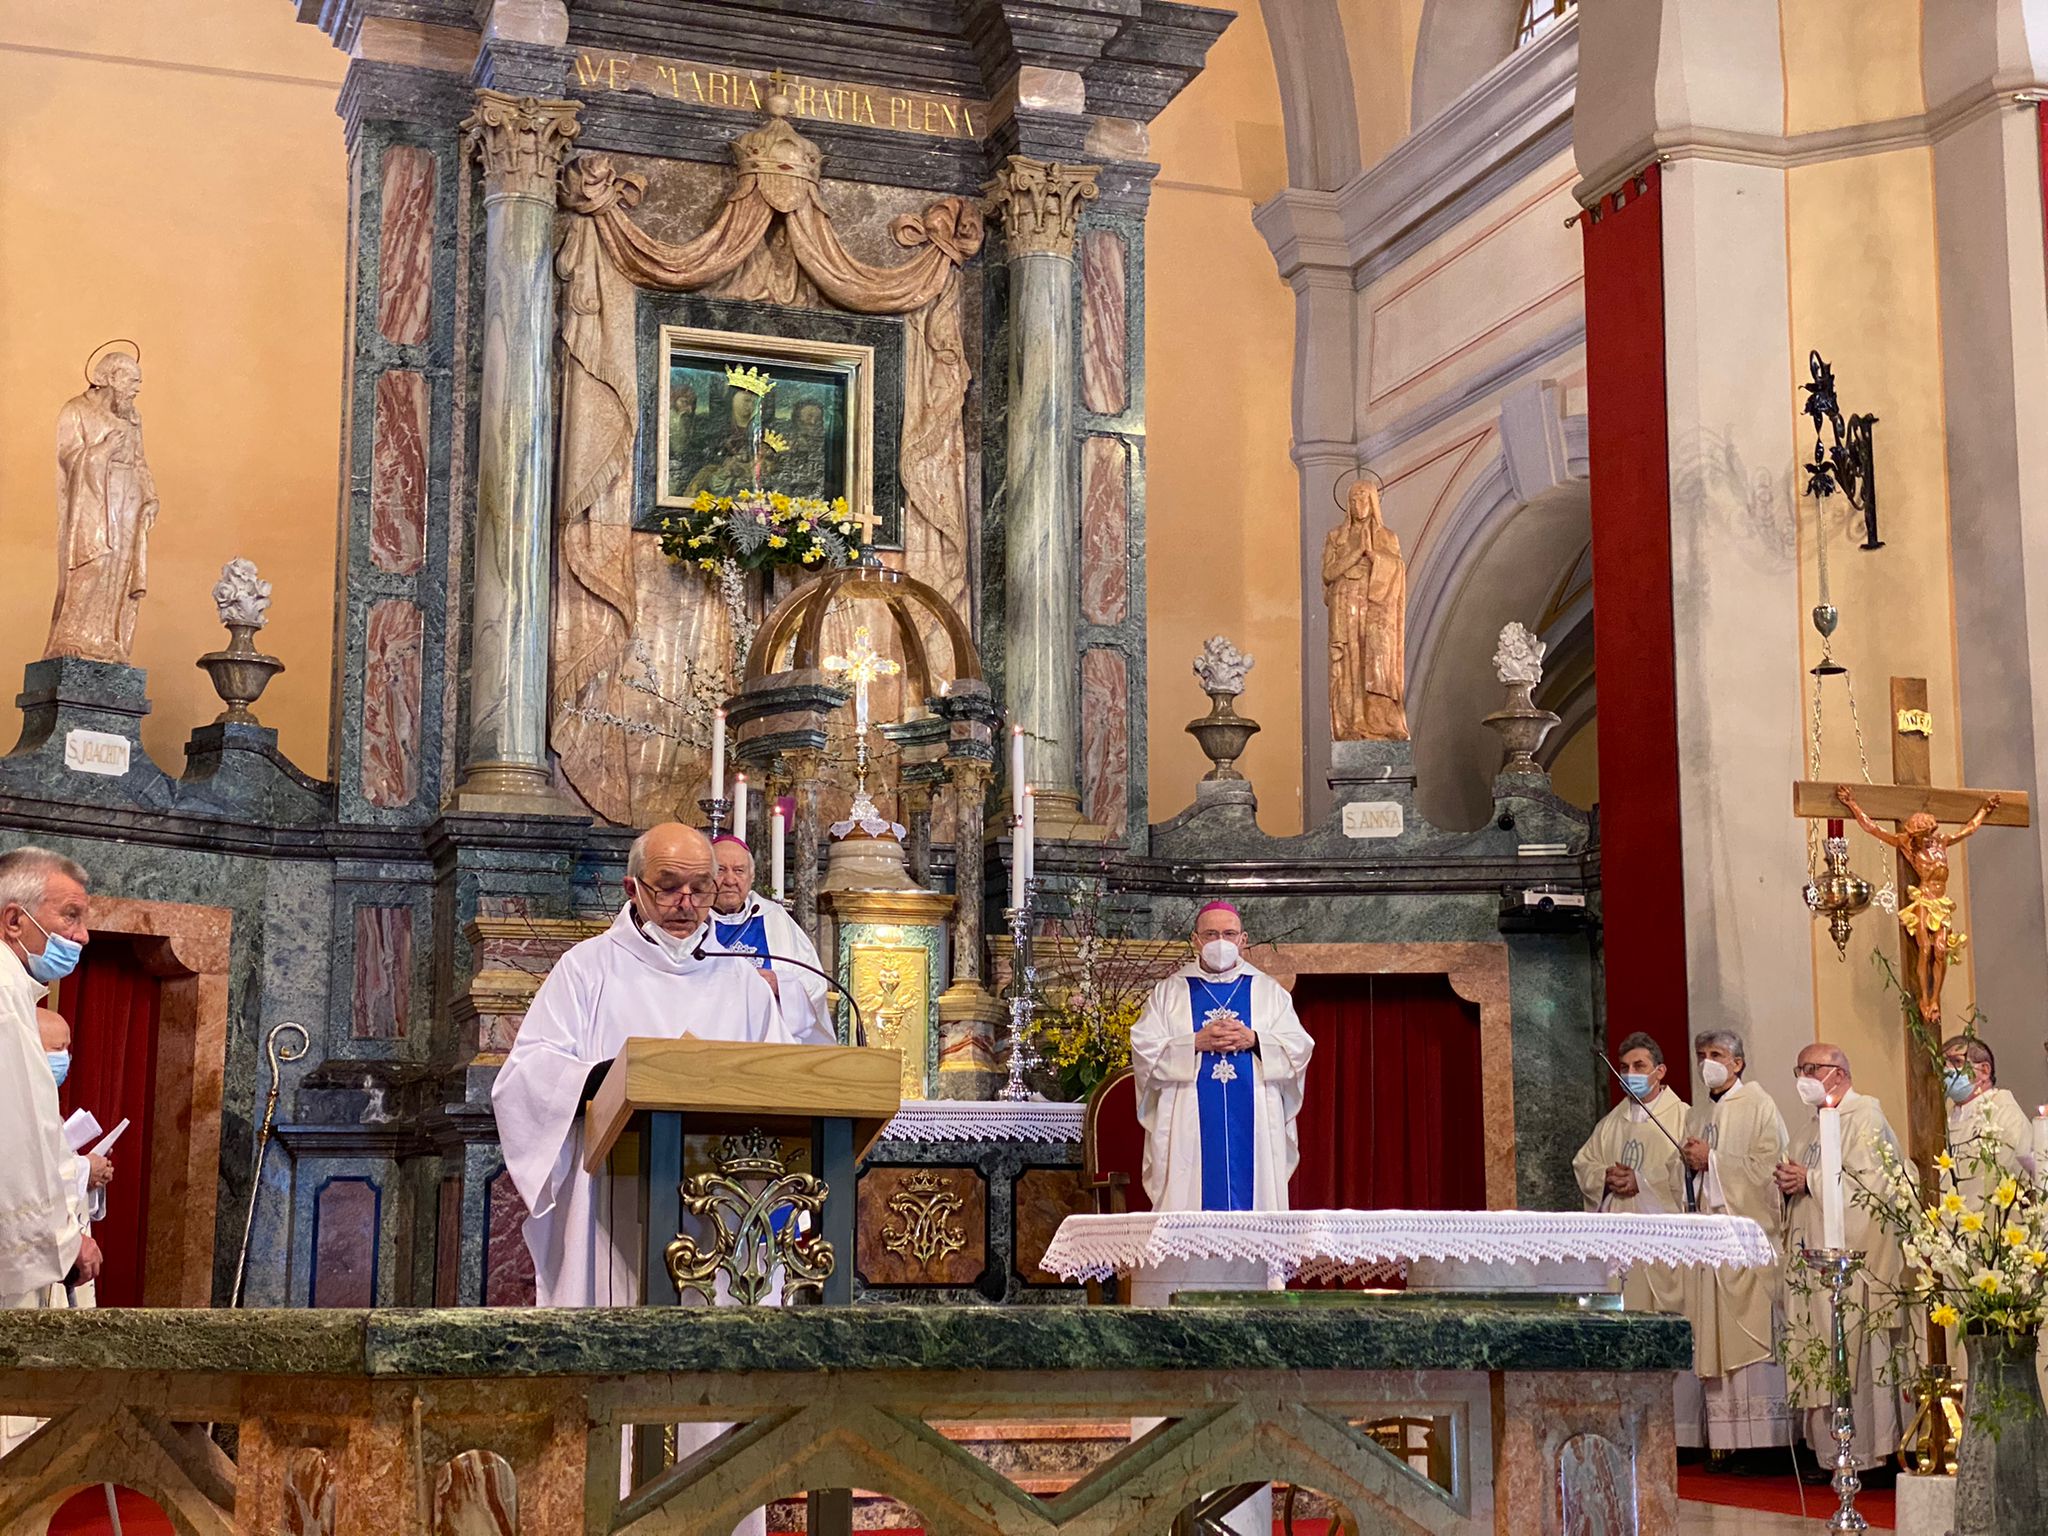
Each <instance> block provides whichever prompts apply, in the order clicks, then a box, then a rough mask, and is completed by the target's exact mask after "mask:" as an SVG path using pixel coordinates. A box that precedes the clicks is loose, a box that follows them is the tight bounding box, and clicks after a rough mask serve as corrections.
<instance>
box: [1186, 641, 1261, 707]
mask: <svg viewBox="0 0 2048 1536" xmlns="http://www.w3.org/2000/svg"><path fill="white" fill-rule="evenodd" d="M1251 669H1252V658H1251V657H1249V656H1247V655H1245V653H1244V652H1243V651H1240V650H1239V649H1238V648H1237V647H1236V646H1234V645H1232V644H1231V643H1230V642H1229V641H1228V640H1226V639H1224V638H1223V636H1221V635H1211V636H1210V637H1209V641H1208V643H1207V644H1206V645H1204V646H1203V647H1202V654H1201V655H1199V656H1197V657H1196V658H1195V676H1196V677H1198V678H1200V679H1201V683H1202V692H1204V693H1226V694H1231V695H1233V696H1234V695H1236V694H1240V693H1243V692H1244V677H1245V674H1246V673H1247V672H1249V671H1251Z"/></svg>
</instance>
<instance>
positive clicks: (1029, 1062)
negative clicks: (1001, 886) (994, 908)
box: [996, 877, 1042, 1103]
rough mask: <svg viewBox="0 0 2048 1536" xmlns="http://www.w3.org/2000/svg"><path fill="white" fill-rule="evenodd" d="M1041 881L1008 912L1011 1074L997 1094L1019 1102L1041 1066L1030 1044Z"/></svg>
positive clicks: (1029, 882)
mask: <svg viewBox="0 0 2048 1536" xmlns="http://www.w3.org/2000/svg"><path fill="white" fill-rule="evenodd" d="M1037 896H1038V880H1037V878H1036V877H1033V878H1031V879H1029V880H1026V881H1025V882H1024V905H1023V906H1021V907H1011V908H1009V909H1008V910H1007V912H1006V913H1005V916H1007V917H1008V919H1009V923H1010V953H1011V963H1010V1075H1009V1079H1008V1081H1006V1082H1005V1083H1004V1084H1003V1087H1002V1091H1001V1092H1000V1093H998V1094H997V1095H996V1097H998V1098H1000V1099H1007V1100H1009V1101H1010V1102H1012V1103H1016V1102H1017V1101H1019V1100H1022V1099H1028V1098H1030V1097H1031V1089H1030V1088H1029V1087H1028V1086H1026V1084H1025V1081H1024V1078H1025V1076H1026V1074H1027V1073H1030V1072H1034V1071H1036V1070H1037V1069H1038V1067H1039V1066H1040V1065H1041V1064H1042V1059H1041V1058H1040V1056H1039V1054H1038V1048H1037V1047H1036V1046H1035V1045H1033V1044H1032V1043H1031V1018H1032V1015H1033V1014H1034V1013H1035V1012H1036V1011H1037V1000H1036V993H1037V990H1038V967H1037V966H1035V965H1033V964H1032V961H1031V919H1032V916H1033V909H1034V908H1035V907H1036V906H1037V905H1038V902H1037Z"/></svg>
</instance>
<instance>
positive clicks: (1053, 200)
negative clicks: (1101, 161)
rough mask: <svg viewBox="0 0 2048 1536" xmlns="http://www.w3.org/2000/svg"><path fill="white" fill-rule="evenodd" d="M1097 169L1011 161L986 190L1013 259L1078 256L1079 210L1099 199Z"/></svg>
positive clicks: (1023, 158) (1020, 157)
mask: <svg viewBox="0 0 2048 1536" xmlns="http://www.w3.org/2000/svg"><path fill="white" fill-rule="evenodd" d="M1101 174H1102V167H1100V166H1097V165H1060V164H1057V163H1056V162H1054V161H1051V160H1033V159H1031V158H1030V157H1029V156H1027V155H1012V156H1010V158H1009V159H1008V160H1006V161H1004V162H1003V169H1002V172H1001V174H999V175H998V176H997V177H996V179H995V180H994V181H992V182H990V183H989V184H988V189H987V190H988V199H989V208H990V210H991V211H992V212H995V213H999V214H1001V215H1002V218H1003V230H1004V233H1005V235H1006V237H1007V238H1008V240H1009V242H1010V254H1011V255H1012V256H1030V255H1047V256H1068V257H1071V256H1072V255H1073V254H1074V226H1075V225H1076V224H1077V223H1079V222H1080V218H1081V205H1082V204H1083V203H1092V202H1094V201H1095V198H1096V196H1097V191H1096V186H1095V178H1096V177H1097V176H1099V175H1101Z"/></svg>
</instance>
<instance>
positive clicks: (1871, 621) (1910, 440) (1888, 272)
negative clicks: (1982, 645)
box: [1764, 149, 2000, 1134]
mask: <svg viewBox="0 0 2048 1536" xmlns="http://www.w3.org/2000/svg"><path fill="white" fill-rule="evenodd" d="M1787 193H1788V196H1787V211H1788V223H1789V240H1788V247H1789V252H1790V258H1791V261H1790V266H1791V281H1792V341H1793V349H1794V354H1795V368H1796V373H1797V376H1796V377H1795V379H1794V381H1793V382H1794V384H1795V386H1796V385H1798V384H1803V383H1805V382H1806V379H1807V372H1806V356H1807V352H1808V350H1809V349H1817V350H1818V351H1819V352H1820V353H1821V354H1822V356H1824V357H1826V358H1827V360H1828V361H1829V362H1830V363H1832V364H1833V365H1834V369H1835V380H1836V385H1837V388H1838V389H1839V391H1840V396H1841V403H1842V409H1843V411H1844V413H1845V414H1846V413H1849V412H1873V413H1875V414H1876V415H1877V416H1878V417H1879V424H1878V428H1877V438H1876V441H1877V454H1878V475H1879V485H1880V486H1881V488H1882V492H1883V496H1882V502H1881V506H1882V528H1881V530H1880V531H1881V533H1882V535H1883V538H1884V543H1885V547H1884V548H1883V549H1881V550H1877V551H1864V550H1861V549H1859V548H1857V547H1856V546H1857V544H1858V543H1859V542H1860V535H1861V519H1860V518H1857V517H1855V516H1854V514H1852V513H1850V512H1849V511H1848V510H1847V509H1846V508H1845V507H1843V506H1842V504H1841V501H1840V498H1837V499H1836V505H1835V509H1834V520H1833V521H1832V522H1831V524H1830V533H1829V540H1828V575H1829V595H1830V597H1831V598H1832V599H1833V601H1834V603H1835V605H1836V606H1837V607H1838V608H1839V609H1840V610H1841V615H1842V617H1841V625H1840V628H1839V629H1838V630H1837V631H1836V635H1835V647H1834V649H1835V655H1836V658H1837V659H1838V660H1840V661H1841V662H1843V663H1844V664H1846V665H1847V666H1848V668H1849V676H1850V678H1851V679H1853V680H1854V683H1855V690H1856V703H1857V707H1858V712H1859V714H1860V716H1861V719H1862V724H1863V735H1864V740H1865V742H1866V744H1867V746H1868V750H1869V760H1870V774H1871V777H1872V778H1873V779H1874V780H1877V781H1878V782H1880V783H1888V782H1890V780H1891V777H1892V763H1891V742H1892V721H1891V718H1890V679H1891V678H1892V677H1893V676H1895V675H1896V676H1912V677H1924V678H1926V679H1927V683H1928V699H1929V706H1930V710H1931V712H1932V714H1933V715H1934V720H1935V732H1934V752H1933V759H1934V779H1935V782H1936V783H1938V784H1954V783H1957V782H1959V780H1958V777H1957V773H1958V767H1959V748H1958V737H1957V730H1956V718H1957V707H1958V701H1957V685H1956V669H1955V651H1954V646H1955V641H1954V633H1955V631H1954V593H1953V591H1952V587H1951V577H1950V571H1949V557H1948V547H1949V515H1948V497H1947V465H1946V457H1945V451H1944V438H1943V434H1944V430H1945V429H1944V414H1943V403H1942V384H1941V379H1942V367H1943V358H1942V352H1941V335H1940V326H1939V319H1938V314H1937V286H1936V259H1937V258H1936V245H1935V231H1934V189H1933V167H1932V156H1931V154H1930V152H1929V151H1927V150H1918V149H1916V150H1902V151H1899V152H1896V153H1893V154H1885V155H1866V156H1861V157H1858V158H1854V159H1848V160H1839V161H1834V162H1832V163H1829V164H1825V165H1816V166H1808V167H1803V168H1800V169H1796V170H1793V171H1791V172H1790V173H1789V174H1788V181H1787ZM1845 209H1854V210H1855V215H1854V217H1844V210H1845ZM1812 448H1813V434H1812V431H1811V428H1810V426H1809V425H1808V423H1807V422H1806V420H1805V418H1803V417H1801V418H1799V419H1798V420H1797V421H1796V423H1795V424H1794V426H1793V431H1792V443H1791V448H1790V452H1791V453H1793V454H1794V455H1796V457H1795V458H1794V460H1793V462H1795V463H1804V462H1806V460H1807V459H1809V458H1810V457H1811V455H1812ZM1801 483H1802V485H1803V477H1801ZM1798 513H1799V520H1800V521H1799V550H1800V559H1801V562H1802V572H1803V575H1802V599H1803V603H1804V604H1805V605H1806V606H1808V607H1810V606H1811V605H1812V604H1814V603H1817V602H1818V601H1819V600H1820V593H1819V586H1818V566H1817V561H1816V549H1815V534H1816V513H1815V506H1814V503H1813V501H1812V500H1810V499H1807V498H1804V497H1802V498H1801V500H1800V502H1799V506H1798ZM1852 524H1853V526H1852ZM1803 635H1804V638H1805V655H1804V656H1803V658H1802V665H1803V666H1805V667H1811V666H1812V665H1814V663H1815V662H1816V661H1818V660H1819V658H1820V637H1819V636H1818V635H1817V634H1816V633H1815V632H1814V631H1813V629H1812V628H1811V626H1810V625H1806V626H1803ZM1801 686H1802V689H1803V690H1805V691H1806V696H1807V697H1808V698H1809V699H1810V697H1811V688H1812V679H1811V678H1810V677H1805V676H1802V678H1801ZM1824 699H1825V707H1824V712H1823V716H1822V736H1823V741H1824V752H1823V756H1822V761H1821V771H1822V776H1823V777H1827V778H1834V779H1848V780H1852V781H1853V780H1855V779H1858V778H1860V776H1861V770H1860V768H1859V765H1858V761H1857V755H1856V745H1855V737H1854V734H1853V732H1852V730H1851V726H1850V720H1849V712H1848V705H1847V702H1846V698H1845V693H1844V690H1843V688H1842V684H1841V681H1840V679H1836V680H1833V681H1831V682H1829V683H1828V684H1826V686H1825V690H1824ZM1776 728H1779V729H1785V728H1791V727H1790V723H1789V722H1787V723H1786V724H1784V725H1780V726H1777V727H1776ZM1797 728H1798V729H1799V730H1801V732H1802V734H1803V733H1804V732H1805V731H1806V730H1807V729H1808V726H1807V725H1806V724H1805V723H1803V722H1802V723H1800V724H1799V725H1798V726H1797ZM1801 755H1802V758H1803V757H1804V755H1805V754H1804V753H1803V752H1802V754H1801ZM1984 835H1985V836H1988V837H1996V836H1999V835H2000V834H1999V833H1998V832H1997V831H1995V830H1993V831H1991V832H1987V833H1985V834H1984ZM1849 837H1850V850H1851V856H1852V858H1853V860H1854V863H1855V866H1856V868H1857V870H1858V872H1859V873H1860V874H1862V875H1863V876H1864V878H1866V879H1868V880H1870V881H1872V882H1873V883H1876V882H1879V881H1881V880H1882V879H1883V878H1884V877H1885V876H1886V875H1887V874H1889V873H1890V870H1891V866H1892V862H1893V860H1892V855H1891V853H1890V852H1889V851H1888V850H1886V849H1883V848H1881V847H1880V846H1879V845H1878V844H1877V843H1876V842H1875V841H1874V840H1873V839H1871V838H1869V837H1867V836H1865V835H1864V834H1862V833H1861V832H1858V831H1856V830H1855V829H1854V828H1851V829H1850V831H1849ZM1957 862H1958V878H1957V879H1956V880H1955V881H1954V882H1953V883H1952V884H1951V886H1950V894H1952V895H1955V896H1957V897H1959V898H1960V903H1959V910H1958V913H1957V917H1958V920H1959V922H1960V924H1961V927H1962V930H1963V932H1965V933H1968V932H1969V931H1970V918H1969V902H1968V880H1967V859H1966V850H1963V851H1959V852H1958V854H1957ZM1781 894H1782V895H1783V896H1784V897H1787V898H1792V899H1796V897H1797V893H1796V892H1785V893H1777V892H1769V893H1765V898H1764V899H1772V900H1775V899H1778V898H1779V896H1780V895H1781ZM1900 895H1901V898H1902V899H1903V897H1904V892H1903V891H1901V892H1900ZM1793 911H1794V909H1792V908H1791V907H1790V906H1789V905H1788V907H1787V912H1788V914H1791V913H1792V912H1793ZM1788 920H1789V918H1788ZM1898 932H1899V927H1898V924H1897V922H1896V921H1895V920H1893V919H1892V918H1891V917H1890V916H1888V915H1886V914H1885V913H1883V912H1881V911H1878V910H1877V909H1876V908H1875V907H1873V908H1872V909H1871V910H1870V911H1868V912H1866V913H1865V914H1864V915H1863V916H1862V917H1859V918H1858V919H1857V920H1856V925H1855V935H1854V937H1853V938H1852V939H1851V941H1850V944H1849V952H1848V958H1847V960H1846V961H1838V960H1837V959H1836V956H1835V948H1834V945H1833V943H1832V942H1831V941H1830V940H1829V938H1828V937H1827V932H1826V929H1825V928H1823V927H1820V926H1816V927H1815V929H1814V937H1813V944H1814V991H1815V997H1814V1009H1815V1021H1816V1022H1815V1028H1816V1031H1817V1037H1818V1038H1821V1039H1829V1040H1833V1041H1835V1042H1836V1043H1837V1044H1839V1045H1841V1046H1842V1047H1843V1048H1844V1049H1845V1050H1847V1051H1848V1052H1849V1053H1850V1057H1851V1059H1852V1060H1853V1061H1854V1062H1855V1063H1856V1078H1857V1084H1858V1086H1859V1087H1861V1088H1863V1089H1865V1090H1866V1091H1871V1092H1875V1093H1877V1094H1878V1095H1879V1096H1880V1097H1881V1098H1882V1099H1883V1100H1884V1101H1885V1104H1886V1106H1887V1108H1888V1109H1889V1110H1890V1112H1891V1114H1892V1123H1893V1125H1894V1126H1895V1127H1897V1128H1898V1129H1899V1130H1900V1132H1901V1134H1903V1132H1904V1104H1905V1066H1904V1054H1903V1044H1902V1037H1901V1026H1900V1023H1899V1012H1898V1006H1897V1003H1896V1002H1895V1000H1894V999H1893V998H1892V997H1891V996H1890V995H1889V994H1888V993H1887V991H1886V989H1885V984H1884V979H1883V975H1882V973H1881V971H1880V970H1879V968H1878V965H1877V963H1876V960H1875V955H1876V954H1877V953H1879V952H1881V953H1882V954H1883V955H1884V956H1885V957H1886V958H1887V959H1890V960H1892V961H1893V962H1894V963H1895V964H1896V961H1897V957H1898ZM1973 958H1974V951H1972V950H1965V951H1964V961H1963V963H1962V964H1960V965H1958V966H1956V967H1954V968H1953V969H1952V971H1951V974H1950V979H1949V983H1948V988H1947V990H1946V992H1945V993H1944V994H1943V1008H1944V1012H1946V1013H1948V1014H1950V1015H1951V1016H1952V1018H1954V1019H1958V1020H1959V1019H1960V1018H1961V1017H1962V1016H1963V1015H1964V1014H1965V1013H1967V1011H1968V1008H1969V1003H1970V998H1971V993H1972V984H1973V983H1972V972H1971V965H1970V962H1971V960H1972V959H1973ZM1774 1086H1775V1085H1774Z"/></svg>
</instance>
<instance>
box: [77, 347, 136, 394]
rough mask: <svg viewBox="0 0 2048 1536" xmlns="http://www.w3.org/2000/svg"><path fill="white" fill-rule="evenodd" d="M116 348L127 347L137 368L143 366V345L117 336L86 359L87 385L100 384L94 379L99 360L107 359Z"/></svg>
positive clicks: (96, 348) (93, 351)
mask: <svg viewBox="0 0 2048 1536" xmlns="http://www.w3.org/2000/svg"><path fill="white" fill-rule="evenodd" d="M116 347H126V348H127V349H128V355H129V356H130V357H132V358H134V359H135V366H136V367H138V368H140V367H141V366H142V343H141V342H139V341H131V340H130V339H129V338H128V337H126V336H116V337H114V338H113V339H112V340H110V341H103V342H101V343H100V344H99V345H98V346H96V347H94V348H93V349H92V351H91V353H90V354H89V355H88V356H87V357H86V360H85V382H86V383H88V384H95V383H97V382H99V381H98V380H96V379H95V378H93V376H92V371H93V369H94V368H95V367H96V366H97V365H98V363H99V360H100V359H101V358H102V357H105V356H106V355H107V353H109V352H111V351H112V350H113V349H114V348H116Z"/></svg>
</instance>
